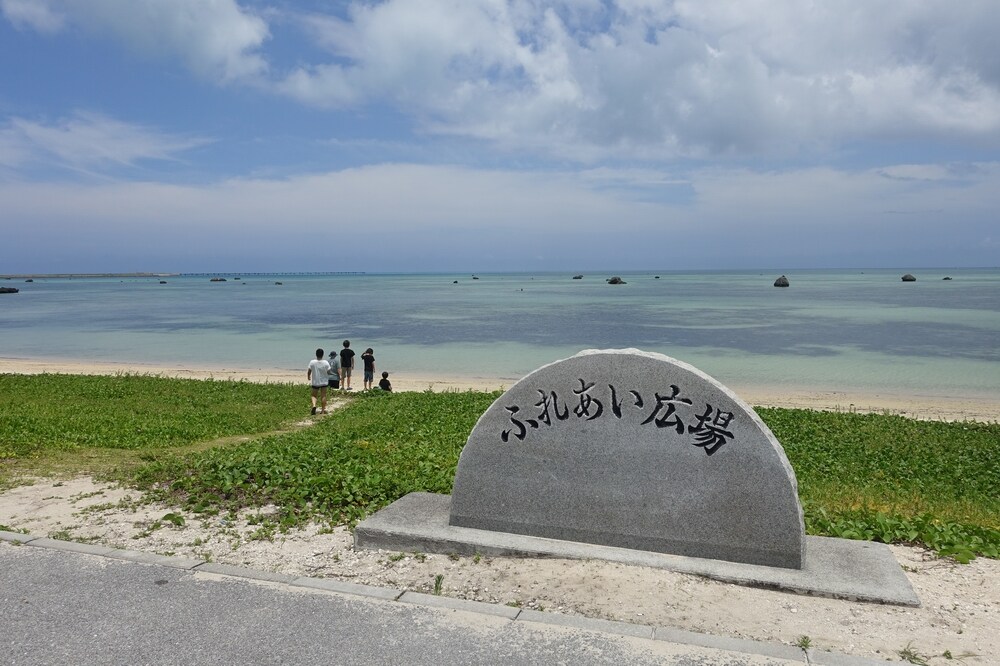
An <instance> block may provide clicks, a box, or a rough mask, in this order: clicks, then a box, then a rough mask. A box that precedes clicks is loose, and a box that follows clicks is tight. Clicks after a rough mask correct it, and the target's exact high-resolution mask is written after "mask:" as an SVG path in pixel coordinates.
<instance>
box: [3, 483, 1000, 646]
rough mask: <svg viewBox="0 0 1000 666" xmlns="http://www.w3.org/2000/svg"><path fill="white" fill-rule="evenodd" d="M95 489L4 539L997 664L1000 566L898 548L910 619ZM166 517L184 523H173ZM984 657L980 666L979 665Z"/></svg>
mask: <svg viewBox="0 0 1000 666" xmlns="http://www.w3.org/2000/svg"><path fill="white" fill-rule="evenodd" d="M140 499H141V498H140V494H139V493H138V492H136V491H132V490H127V489H123V488H119V487H116V486H112V485H107V484H100V483H95V482H94V481H93V480H91V479H90V478H86V477H82V478H77V479H72V480H63V481H55V480H52V479H37V480H35V483H34V484H33V485H29V486H21V487H18V488H14V489H12V490H9V491H7V492H5V493H3V494H0V525H6V526H7V527H8V528H12V529H16V530H25V531H27V532H29V533H31V534H34V535H38V536H55V537H59V538H68V539H71V540H74V541H89V542H93V543H99V544H102V545H106V546H111V547H115V548H127V549H132V550H140V551H149V552H156V553H161V554H175V555H183V556H187V557H195V558H203V559H205V560H208V561H212V562H220V563H225V564H232V565H238V566H246V567H252V568H255V569H261V570H264V571H276V572H283V573H289V574H296V575H307V576H314V577H327V578H335V579H340V580H348V581H354V582H358V583H364V584H368V585H380V586H390V587H399V588H406V589H410V590H416V591H422V592H431V591H433V588H434V581H435V577H436V576H438V575H442V576H443V577H444V578H443V584H442V590H441V592H442V594H444V595H447V596H451V597H458V598H462V599H474V600H479V601H487V602H492V603H500V604H511V605H518V606H522V607H526V608H535V609H541V610H546V611H554V612H560V613H571V614H579V615H585V616H588V617H596V618H606V619H613V620H621V621H626V622H634V623H641V624H655V625H664V626H670V627H677V628H681V629H687V630H690V631H698V632H704V633H710V634H714V635H723V636H733V637H739V638H749V639H755V640H764V641H771V642H781V643H786V644H795V643H796V642H797V641H798V640H799V639H800V637H801V636H808V637H809V638H810V640H811V642H812V645H813V646H814V647H815V648H816V649H820V650H833V651H838V652H844V653H848V654H853V655H858V656H865V657H871V658H881V659H891V660H895V659H899V655H898V652H899V651H900V650H903V649H906V648H907V647H909V648H910V649H912V650H914V651H915V653H916V654H919V655H921V656H923V657H925V658H933V659H932V660H931V663H932V664H933V663H941V664H943V663H946V662H947V661H948V659H947V656H946V655H950V656H951V657H953V658H955V659H958V658H963V660H962V661H961V662H960V663H965V664H997V663H1000V661H998V658H1000V632H998V631H997V629H998V627H1000V562H998V561H996V560H988V559H984V558H979V559H977V560H975V561H973V562H972V563H971V564H968V565H959V564H955V563H953V562H951V561H949V560H940V559H936V558H934V557H933V555H931V554H929V553H927V552H926V551H923V550H921V549H917V548H909V547H901V546H893V547H892V552H893V553H894V555H895V556H896V558H897V560H898V561H899V562H900V564H901V565H902V566H903V569H904V571H905V572H906V575H907V576H908V577H909V579H910V582H911V583H912V585H913V587H914V589H915V590H916V592H917V594H918V595H919V596H920V599H921V601H922V602H923V606H922V607H921V608H902V607H894V606H881V605H876V604H862V603H854V602H848V601H841V600H835V599H823V598H816V597H807V596H798V595H793V594H787V593H780V592H772V591H767V590H754V589H749V588H743V587H738V586H734V585H727V584H724V583H719V582H715V581H709V580H707V579H703V578H699V577H697V576H691V575H686V574H677V573H672V572H668V571H661V570H659V569H650V568H645V567H637V566H627V565H623V564H616V563H606V562H599V561H575V560H562V559H537V560H529V559H514V558H486V557H483V558H478V557H449V556H446V555H425V554H421V553H406V554H402V553H393V552H388V551H356V550H354V548H353V545H352V543H353V542H352V537H351V535H350V533H349V532H348V530H347V529H346V528H344V527H338V528H336V529H334V530H333V531H332V532H330V531H324V530H323V529H321V527H320V526H317V525H312V526H310V527H308V528H306V529H302V530H296V531H293V532H289V533H287V534H281V533H275V534H273V536H272V537H271V539H273V540H269V538H268V537H269V536H270V535H267V534H266V533H264V532H263V531H262V530H261V529H260V527H259V526H258V525H255V524H253V521H252V516H253V513H254V512H245V513H244V514H242V515H241V516H240V517H239V519H238V520H229V519H227V518H224V517H221V516H215V517H212V518H208V519H206V518H202V517H199V516H197V515H195V514H190V513H186V512H184V511H181V510H179V509H177V508H176V507H170V506H167V505H163V504H143V503H141V502H140V501H139V500H140ZM168 514H173V516H180V517H181V518H182V519H183V524H175V523H181V522H182V521H181V520H179V519H178V518H176V517H175V518H173V520H171V519H170V518H169V517H168ZM972 655H975V656H972Z"/></svg>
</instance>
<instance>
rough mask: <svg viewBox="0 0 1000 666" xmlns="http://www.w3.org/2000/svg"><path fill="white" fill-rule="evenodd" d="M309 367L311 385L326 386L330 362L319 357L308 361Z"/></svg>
mask: <svg viewBox="0 0 1000 666" xmlns="http://www.w3.org/2000/svg"><path fill="white" fill-rule="evenodd" d="M309 369H310V370H311V371H312V385H313V386H326V385H327V382H328V381H329V379H330V362H329V361H324V360H323V359H321V358H315V359H313V360H311V361H309Z"/></svg>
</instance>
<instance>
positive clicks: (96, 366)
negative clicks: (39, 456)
mask: <svg viewBox="0 0 1000 666" xmlns="http://www.w3.org/2000/svg"><path fill="white" fill-rule="evenodd" d="M3 373H11V374H41V373H56V374H76V375H115V374H121V373H130V374H148V375H159V376H163V377H182V378H187V379H217V380H235V381H240V380H243V381H251V382H265V383H266V382H272V383H295V384H303V385H305V384H306V373H305V369H302V370H295V369H290V368H239V367H201V366H198V367H195V366H170V365H156V364H140V363H101V362H77V361H69V362H67V361H64V360H56V359H42V358H39V359H23V358H3V357H0V374H3ZM360 374H361V373H360V372H357V373H356V376H355V380H356V381H355V383H356V384H360V381H358V380H360ZM389 379H390V380H391V381H392V386H393V389H394V390H396V391H427V390H431V391H467V390H475V391H493V390H497V389H505V388H509V387H511V386H512V385H513V384H514V383H515V382H517V381H518V380H519V379H520V377H515V376H509V377H484V376H454V375H451V376H448V375H428V374H408V373H406V372H405V371H404V372H393V373H392V374H391V375H390V377H389ZM729 388H730V389H732V390H733V391H735V392H736V394H737V395H739V396H740V397H741V398H743V400H744V401H746V402H747V403H749V404H750V405H752V406H754V407H786V408H796V409H816V410H828V411H830V410H832V411H853V412H862V413H867V412H875V413H890V414H899V415H901V416H907V417H910V418H916V419H938V420H945V421H984V422H993V421H1000V396H995V397H968V396H958V397H956V396H954V395H936V394H934V393H933V392H930V391H925V392H922V393H920V394H916V393H914V394H895V393H871V392H861V391H851V390H844V391H829V390H822V391H821V390H810V389H808V388H794V389H792V388H787V387H773V386H741V385H730V386H729Z"/></svg>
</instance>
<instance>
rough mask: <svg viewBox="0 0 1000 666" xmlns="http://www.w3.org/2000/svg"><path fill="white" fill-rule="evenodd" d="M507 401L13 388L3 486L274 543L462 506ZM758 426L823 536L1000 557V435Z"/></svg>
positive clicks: (899, 423) (211, 384)
mask: <svg viewBox="0 0 1000 666" xmlns="http://www.w3.org/2000/svg"><path fill="white" fill-rule="evenodd" d="M497 395H498V394H496V393H492V394H490V393H476V392H465V393H431V392H425V393H398V394H384V393H381V392H378V391H376V392H373V393H368V394H360V395H356V396H353V397H352V398H351V399H350V400H351V402H350V404H349V405H348V406H346V407H344V408H342V409H339V410H336V411H335V412H334V413H332V414H331V415H329V416H328V417H325V418H316V419H309V418H308V417H305V414H306V413H307V412H306V410H307V408H308V393H307V389H306V388H305V387H303V386H290V385H281V384H279V385H257V384H250V383H244V382H220V381H207V382H205V381H194V380H175V379H163V378H157V377H145V376H130V375H123V376H118V377H75V376H62V375H60V376H58V377H53V376H52V375H40V376H34V377H30V376H16V375H0V458H6V460H3V461H2V462H3V463H4V465H3V466H2V467H0V470H6V471H0V486H2V485H3V484H4V483H7V484H8V485H9V484H10V483H14V482H15V477H16V476H17V475H19V474H52V473H57V474H58V473H90V474H97V475H98V476H101V477H103V478H109V477H110V478H116V479H120V480H122V481H123V482H125V483H128V484H131V485H134V486H137V487H139V488H142V489H144V490H146V491H147V496H148V497H151V498H160V499H165V500H167V501H169V502H172V503H173V504H174V505H175V506H180V507H185V508H186V509H187V510H190V511H194V512H206V513H211V514H215V513H219V512H229V511H235V510H238V509H243V508H258V509H259V508H262V507H265V506H268V505H273V506H275V507H276V511H274V512H270V511H269V512H267V513H266V514H261V516H260V524H261V530H260V535H259V538H270V537H271V536H272V535H273V533H274V530H275V529H287V528H290V527H294V526H297V525H301V524H304V523H305V522H308V521H310V520H320V521H322V522H325V523H328V524H329V525H334V524H340V523H344V522H347V523H351V522H353V521H356V520H358V519H359V518H361V517H362V516H364V515H365V514H367V513H370V512H372V511H374V510H377V509H378V508H381V507H382V506H385V505H386V504H389V503H390V502H392V501H394V500H395V499H397V498H399V497H401V496H403V495H405V494H406V493H409V492H413V491H420V490H422V491H429V492H440V493H447V492H450V491H451V487H452V480H453V478H454V472H455V466H456V465H457V462H458V456H459V453H460V452H461V448H462V446H463V445H464V443H465V440H466V438H467V437H468V434H469V432H470V431H471V430H472V427H473V426H474V425H475V422H476V420H477V419H478V418H479V416H480V415H481V414H482V413H483V411H485V410H486V408H487V407H489V405H490V404H491V403H492V401H493V400H494V399H495V398H496V397H497ZM759 413H760V415H761V417H762V418H763V419H764V421H765V422H766V423H767V424H768V425H769V426H770V427H771V429H772V430H773V431H774V433H775V435H776V436H777V437H778V439H779V440H780V441H781V442H782V445H783V446H784V448H785V451H786V453H787V455H788V458H789V461H790V462H791V464H792V467H793V468H794V469H795V473H796V476H797V479H798V483H799V494H800V497H801V499H802V504H803V507H804V511H805V516H806V528H807V531H808V532H809V533H810V534H820V535H830V536H839V537H845V538H855V539H869V540H877V541H886V542H895V543H918V544H924V545H926V546H928V547H930V548H933V549H935V550H936V551H937V552H939V553H940V554H942V555H947V556H951V557H954V558H955V559H957V560H959V561H968V560H969V559H971V558H972V557H975V556H987V557H994V558H996V557H1000V493H997V491H996V489H997V488H1000V424H997V423H991V424H984V423H972V422H966V423H942V422H934V421H914V420H911V419H907V418H903V417H898V416H889V415H878V414H855V413H829V412H812V411H805V410H786V409H761V410H759ZM296 420H298V421H302V420H306V421H309V422H312V423H314V425H313V426H312V427H308V428H304V427H296V426H295V421H296ZM169 515H170V514H168V516H169ZM178 516H179V514H178ZM164 519H165V520H167V521H168V522H174V521H173V520H171V519H170V518H169V517H167V516H165V517H164ZM175 524H176V523H175Z"/></svg>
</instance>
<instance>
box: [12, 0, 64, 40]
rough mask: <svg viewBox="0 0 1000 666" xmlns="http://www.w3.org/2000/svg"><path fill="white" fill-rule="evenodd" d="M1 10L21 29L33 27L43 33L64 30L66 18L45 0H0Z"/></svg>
mask: <svg viewBox="0 0 1000 666" xmlns="http://www.w3.org/2000/svg"><path fill="white" fill-rule="evenodd" d="M0 12H2V13H3V15H4V17H6V18H7V20H8V21H10V22H11V23H12V24H13V25H14V27H16V28H19V29H24V28H32V29H34V30H37V31H38V32H42V33H50V34H51V33H56V32H59V31H60V30H62V28H63V26H64V25H65V23H66V19H65V18H64V17H63V16H62V14H59V13H58V12H56V11H54V10H53V9H52V8H51V7H49V6H48V5H47V4H46V3H45V2H44V0H0Z"/></svg>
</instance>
